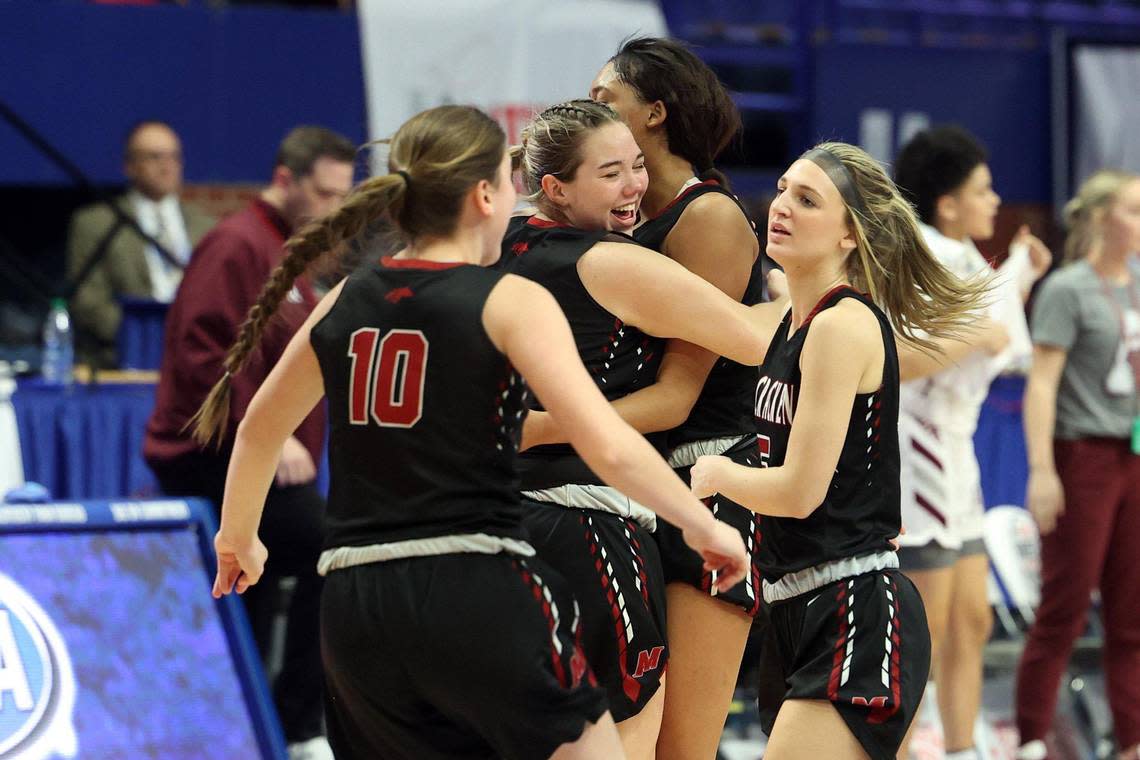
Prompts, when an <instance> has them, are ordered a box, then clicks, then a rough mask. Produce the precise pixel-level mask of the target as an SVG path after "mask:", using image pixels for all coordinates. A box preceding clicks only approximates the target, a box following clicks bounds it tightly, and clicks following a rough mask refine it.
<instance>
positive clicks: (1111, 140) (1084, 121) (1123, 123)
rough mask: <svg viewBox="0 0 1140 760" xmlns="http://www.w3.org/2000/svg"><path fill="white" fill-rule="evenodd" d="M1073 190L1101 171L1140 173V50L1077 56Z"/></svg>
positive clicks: (1082, 51)
mask: <svg viewBox="0 0 1140 760" xmlns="http://www.w3.org/2000/svg"><path fill="white" fill-rule="evenodd" d="M1072 81H1073V94H1072V104H1073V151H1074V154H1075V155H1074V158H1073V161H1074V164H1073V191H1074V192H1076V188H1077V187H1079V186H1080V184H1081V183H1082V182H1084V181H1085V180H1086V179H1088V177H1089V175H1091V174H1092V173H1093V172H1095V171H1097V170H1098V169H1124V170H1127V171H1132V172H1140V129H1137V127H1138V125H1140V47H1135V46H1128V47H1123V46H1121V47H1116V46H1105V45H1082V46H1079V47H1077V48H1075V50H1074V53H1073V79H1072Z"/></svg>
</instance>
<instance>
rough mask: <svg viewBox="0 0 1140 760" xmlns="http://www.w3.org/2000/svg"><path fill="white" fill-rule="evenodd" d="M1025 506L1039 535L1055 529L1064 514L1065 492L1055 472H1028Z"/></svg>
mask: <svg viewBox="0 0 1140 760" xmlns="http://www.w3.org/2000/svg"><path fill="white" fill-rule="evenodd" d="M1025 505H1026V507H1028V509H1029V513H1030V514H1031V515H1033V519H1034V520H1035V521H1036V522H1037V530H1038V531H1040V533H1041V535H1043V536H1044V535H1048V534H1049V533H1052V532H1053V530H1054V529H1055V528H1056V527H1057V519H1058V518H1059V517H1060V516H1061V515H1063V514H1064V513H1065V491H1064V489H1063V488H1062V487H1061V478H1060V476H1058V475H1057V471H1056V470H1052V469H1037V470H1031V471H1030V472H1029V484H1028V486H1027V487H1026V489H1025Z"/></svg>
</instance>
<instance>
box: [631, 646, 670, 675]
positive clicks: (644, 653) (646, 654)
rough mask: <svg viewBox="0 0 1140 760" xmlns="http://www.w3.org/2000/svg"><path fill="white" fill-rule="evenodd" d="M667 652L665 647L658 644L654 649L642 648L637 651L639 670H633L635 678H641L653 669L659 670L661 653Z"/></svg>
mask: <svg viewBox="0 0 1140 760" xmlns="http://www.w3.org/2000/svg"><path fill="white" fill-rule="evenodd" d="M664 653H665V647H662V646H657V647H653V648H652V649H642V650H641V651H640V652H638V653H637V670H635V671H634V672H633V677H634V678H641V677H642V676H643V675H645V674H646V673H648V672H649V671H651V670H657V668H658V667H660V666H661V655H663V654H664Z"/></svg>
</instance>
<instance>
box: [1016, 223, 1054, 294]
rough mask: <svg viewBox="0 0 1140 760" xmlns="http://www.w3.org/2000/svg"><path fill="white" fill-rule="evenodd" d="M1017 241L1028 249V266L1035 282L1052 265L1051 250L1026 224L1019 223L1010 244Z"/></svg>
mask: <svg viewBox="0 0 1140 760" xmlns="http://www.w3.org/2000/svg"><path fill="white" fill-rule="evenodd" d="M1019 243H1024V244H1025V245H1026V246H1027V247H1028V249H1029V267H1030V270H1031V271H1032V272H1033V281H1034V282H1037V280H1039V279H1041V275H1043V274H1045V273H1046V272H1048V271H1049V267H1051V266H1052V265H1053V252H1052V251H1050V250H1049V247H1048V246H1047V245H1045V244H1044V243H1043V242H1041V239H1040V238H1038V237H1037V236H1036V235H1034V234H1033V233H1031V232H1030V231H1029V225H1028V224H1023V225H1021V227H1020V228H1019V229H1018V230H1017V234H1016V235H1015V236H1014V238H1013V242H1012V243H1011V245H1018V244H1019Z"/></svg>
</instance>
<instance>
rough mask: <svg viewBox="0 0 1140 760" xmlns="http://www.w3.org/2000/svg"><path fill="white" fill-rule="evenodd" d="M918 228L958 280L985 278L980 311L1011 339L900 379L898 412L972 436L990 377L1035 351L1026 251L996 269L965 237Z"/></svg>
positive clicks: (1021, 364)
mask: <svg viewBox="0 0 1140 760" xmlns="http://www.w3.org/2000/svg"><path fill="white" fill-rule="evenodd" d="M922 234H923V238H924V240H925V242H926V245H927V247H928V248H929V249H930V251H931V253H933V254H934V256H935V258H937V259H938V260H939V262H941V264H942V265H943V266H944V267H946V268H947V269H949V270H950V271H951V272H952V273H953V274H955V275H956V276H958V277H959V278H961V279H962V280H971V279H974V278H976V277H984V278H988V280H989V286H990V290H989V292H988V293H987V301H988V304H987V306H986V307H985V311H984V313H985V314H986V315H987V316H989V317H990V318H991V319H993V320H995V321H998V322H1001V324H1002V325H1003V326H1005V328H1006V330H1007V331H1008V332H1009V336H1010V344H1009V346H1008V347H1007V348H1006V350H1005V351H1003V352H1002V353H1000V354H998V355H997V356H987V355H985V354H983V353H981V352H977V351H975V352H973V353H971V354H969V355H967V356H965V357H963V358H962V359H961V360H959V361H958V362H957V363H956V365H955V366H952V367H948V368H947V369H945V370H943V371H941V372H939V373H938V374H936V375H932V376H930V377H925V378H922V379H919V380H912V381H910V382H908V383H904V384H903V386H902V391H901V395H900V397H899V398H900V401H899V403H900V408H901V412H902V414H904V415H910V416H913V417H915V418H916V421H918V422H919V423H921V424H925V425H927V426H932V427H933V428H935V429H936V430H940V431H947V432H949V433H951V434H953V435H958V436H971V435H973V434H974V430H975V428H977V425H978V415H979V414H980V413H981V409H982V404H983V403H984V402H985V400H986V395H987V394H988V393H989V388H990V383H991V382H992V381H993V379H994V378H995V377H996V376H997V375H998V374H999V373H1001V372H1003V371H1005V370H1006V369H1009V368H1013V367H1025V366H1027V364H1028V360H1029V357H1030V355H1031V354H1032V352H1033V346H1032V344H1031V342H1030V339H1029V327H1028V325H1027V323H1026V320H1025V307H1024V304H1023V303H1022V299H1021V288H1022V285H1023V283H1024V279H1025V277H1026V276H1029V277H1030V278H1031V277H1032V275H1031V274H1028V270H1029V266H1028V256H1027V254H1026V253H1025V252H1024V251H1016V250H1015V251H1014V252H1012V253H1011V255H1010V258H1009V259H1008V260H1007V261H1006V263H1005V264H1004V265H1003V266H1002V267H1001V268H1000V269H998V270H996V271H995V270H993V269H992V268H991V267H990V265H989V263H988V262H987V261H986V260H985V258H984V257H983V256H982V254H981V252H980V251H978V249H977V248H976V247H975V246H974V244H973V243H972V242H970V241H969V240H966V241H961V240H953V239H951V238H948V237H946V236H945V235H943V234H942V233H940V232H939V231H938V230H936V229H935V228H933V227H931V226H929V225H925V224H924V225H922ZM904 455H905V454H904Z"/></svg>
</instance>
